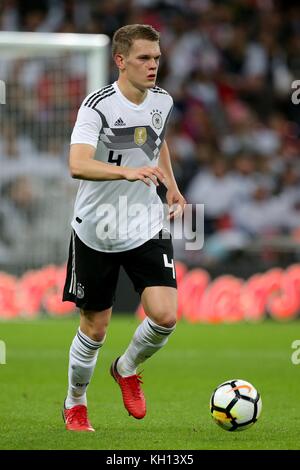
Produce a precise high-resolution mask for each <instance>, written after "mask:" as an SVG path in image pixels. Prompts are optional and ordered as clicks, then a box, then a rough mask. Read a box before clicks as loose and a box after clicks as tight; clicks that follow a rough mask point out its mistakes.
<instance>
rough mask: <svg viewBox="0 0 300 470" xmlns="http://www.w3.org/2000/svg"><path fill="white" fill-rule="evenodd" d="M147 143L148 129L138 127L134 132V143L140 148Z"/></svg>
mask: <svg viewBox="0 0 300 470" xmlns="http://www.w3.org/2000/svg"><path fill="white" fill-rule="evenodd" d="M146 141H147V129H146V127H136V128H135V130H134V142H135V143H136V145H139V146H140V147H141V146H142V145H144V143H145V142H146Z"/></svg>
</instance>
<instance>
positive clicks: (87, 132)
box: [71, 106, 102, 148]
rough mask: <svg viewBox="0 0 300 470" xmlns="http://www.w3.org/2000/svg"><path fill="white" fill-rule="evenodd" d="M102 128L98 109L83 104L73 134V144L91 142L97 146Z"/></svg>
mask: <svg viewBox="0 0 300 470" xmlns="http://www.w3.org/2000/svg"><path fill="white" fill-rule="evenodd" d="M101 128H102V120H101V117H100V115H99V114H98V113H97V111H95V110H94V109H92V108H88V107H87V106H81V107H80V108H79V111H78V114H77V120H76V122H75V126H74V129H73V132H72V135H71V144H90V145H92V146H93V147H95V148H97V144H98V139H99V134H100V131H101Z"/></svg>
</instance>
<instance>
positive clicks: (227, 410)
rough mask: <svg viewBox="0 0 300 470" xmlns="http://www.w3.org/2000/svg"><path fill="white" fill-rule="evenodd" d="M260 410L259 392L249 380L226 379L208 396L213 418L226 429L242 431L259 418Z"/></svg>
mask: <svg viewBox="0 0 300 470" xmlns="http://www.w3.org/2000/svg"><path fill="white" fill-rule="evenodd" d="M261 410H262V401H261V397H260V394H259V393H258V391H257V390H256V388H255V387H253V385H252V384H251V383H249V382H246V381H245V380H241V379H234V380H227V382H224V383H222V384H221V385H219V386H218V387H217V388H216V389H215V390H214V392H213V394H212V396H211V398H210V411H211V415H212V418H213V420H214V421H215V422H216V423H217V424H218V425H219V426H221V428H223V429H225V430H226V431H244V430H245V429H248V428H250V426H252V425H253V424H254V423H255V422H256V421H257V420H258V418H259V416H260V414H261Z"/></svg>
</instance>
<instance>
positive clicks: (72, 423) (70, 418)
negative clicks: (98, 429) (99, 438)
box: [62, 405, 95, 432]
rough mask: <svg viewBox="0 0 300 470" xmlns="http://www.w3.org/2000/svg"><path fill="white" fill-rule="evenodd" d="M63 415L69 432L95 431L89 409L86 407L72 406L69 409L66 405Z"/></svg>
mask: <svg viewBox="0 0 300 470" xmlns="http://www.w3.org/2000/svg"><path fill="white" fill-rule="evenodd" d="M62 415H63V420H64V422H65V423H66V429H67V431H89V432H93V431H95V429H94V428H93V426H92V425H91V423H90V422H89V419H88V415H87V407H86V406H84V405H76V406H72V408H69V409H67V408H65V405H64V408H63V412H62Z"/></svg>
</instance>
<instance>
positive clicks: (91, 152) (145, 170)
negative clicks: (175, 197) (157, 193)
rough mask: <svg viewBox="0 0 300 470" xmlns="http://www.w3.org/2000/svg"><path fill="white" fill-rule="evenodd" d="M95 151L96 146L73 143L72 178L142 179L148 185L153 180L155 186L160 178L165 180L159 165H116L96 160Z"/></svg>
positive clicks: (71, 156) (93, 179) (71, 154)
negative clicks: (137, 166) (138, 166)
mask: <svg viewBox="0 0 300 470" xmlns="http://www.w3.org/2000/svg"><path fill="white" fill-rule="evenodd" d="M95 152H96V149H95V147H93V146H92V145H89V144H73V145H71V149H70V158H69V167H70V173H71V175H72V178H75V179H82V180H90V181H103V180H120V179H126V180H127V181H138V180H140V181H143V182H144V183H145V184H146V185H147V186H150V185H151V181H152V183H153V184H155V186H158V184H159V183H158V180H159V181H160V182H163V180H164V178H165V175H164V173H163V171H162V169H161V168H159V167H148V166H143V167H140V168H129V167H125V166H115V165H111V164H109V163H105V162H100V161H98V160H94V156H95Z"/></svg>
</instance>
